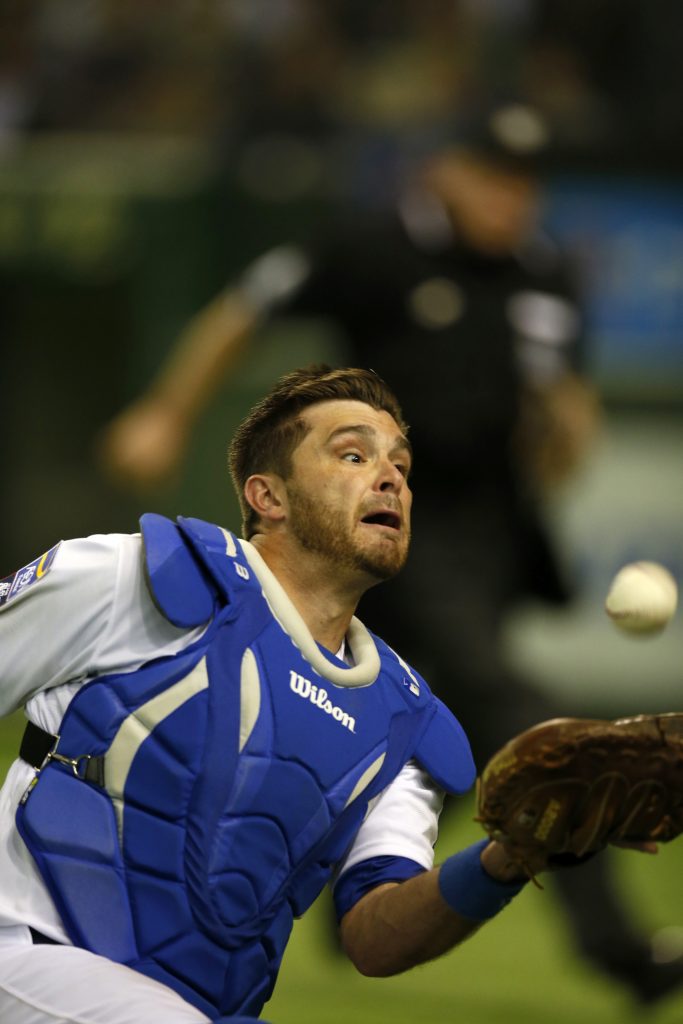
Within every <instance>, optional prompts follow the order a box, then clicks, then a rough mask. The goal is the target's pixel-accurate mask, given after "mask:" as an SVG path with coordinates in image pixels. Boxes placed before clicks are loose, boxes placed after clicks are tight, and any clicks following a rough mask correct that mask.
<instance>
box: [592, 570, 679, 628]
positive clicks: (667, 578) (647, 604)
mask: <svg viewBox="0 0 683 1024" xmlns="http://www.w3.org/2000/svg"><path fill="white" fill-rule="evenodd" d="M677 602H678V589H677V587H676V581H675V579H674V578H673V576H672V575H671V573H670V572H669V570H668V569H665V568H664V566H663V565H659V564H658V563H657V562H631V563H630V564H629V565H625V566H624V567H623V569H620V570H619V572H618V573H617V575H616V576H615V577H614V579H613V580H612V586H611V587H610V590H609V593H608V595H607V600H606V601H605V610H606V611H607V614H608V615H609V617H610V618H611V619H612V622H614V624H615V625H616V626H618V627H619V629H623V630H624V631H625V632H627V633H640V634H647V633H659V632H661V630H663V629H664V627H665V626H666V624H667V623H668V622H669V620H670V619H671V617H672V616H673V614H674V612H675V611H676V604H677Z"/></svg>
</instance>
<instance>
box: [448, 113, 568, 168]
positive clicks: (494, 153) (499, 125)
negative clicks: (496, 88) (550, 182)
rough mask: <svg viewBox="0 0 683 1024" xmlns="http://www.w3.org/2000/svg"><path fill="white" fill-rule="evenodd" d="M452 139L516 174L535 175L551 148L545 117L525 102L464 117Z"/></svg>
mask: <svg viewBox="0 0 683 1024" xmlns="http://www.w3.org/2000/svg"><path fill="white" fill-rule="evenodd" d="M454 135H455V138H454V142H455V144H456V145H457V146H459V147H462V148H463V149H465V150H467V151H468V152H470V153H472V154H473V155H474V156H477V157H479V158H481V159H482V160H485V161H486V162H487V163H490V164H493V165H495V166H498V167H500V168H501V169H505V170H509V171H511V172H514V173H518V174H529V175H536V174H539V173H541V172H542V171H543V170H544V169H545V167H546V166H547V162H548V160H549V157H550V152H551V148H552V142H553V139H552V131H551V126H550V123H549V121H548V119H547V118H546V117H545V116H544V115H543V114H542V113H541V112H540V111H539V110H538V109H536V108H535V107H533V106H531V105H530V104H528V103H524V102H518V101H510V102H505V103H500V104H495V105H492V106H490V107H488V108H487V109H485V110H483V111H482V110H478V111H475V112H473V113H471V114H470V115H469V116H467V117H465V118H463V120H462V121H461V122H460V124H459V125H458V126H456V129H455V133H454Z"/></svg>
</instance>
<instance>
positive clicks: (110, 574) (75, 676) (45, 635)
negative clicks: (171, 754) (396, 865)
mask: <svg viewBox="0 0 683 1024" xmlns="http://www.w3.org/2000/svg"><path fill="white" fill-rule="evenodd" d="M203 628H204V627H199V628H197V629H191V630H187V629H179V628H177V627H175V626H173V625H171V623H170V622H168V620H167V619H165V618H164V616H163V615H161V613H160V612H159V611H158V610H157V608H156V606H155V605H154V603H153V601H152V598H151V596H150V593H149V591H148V588H147V585H146V582H145V578H144V568H143V551H142V541H141V538H140V535H139V534H134V535H128V534H109V535H99V536H93V537H87V538H84V539H80V540H69V541H64V542H62V544H61V545H60V546H59V548H58V549H57V551H56V553H55V554H54V557H53V558H52V559H51V562H50V565H49V569H48V570H47V571H45V572H44V573H43V574H42V575H39V576H36V575H35V574H33V575H32V576H30V578H27V582H26V585H24V586H23V588H22V589H19V590H18V591H17V592H16V593H15V594H14V595H12V594H10V596H9V598H8V599H7V600H6V601H5V603H3V604H1V605H0V653H1V656H2V678H1V681H0V714H3V715H5V714H8V713H9V712H10V711H13V710H14V709H15V708H17V707H20V706H21V705H22V704H23V705H25V710H26V715H27V717H28V718H29V719H30V720H31V721H32V722H34V723H35V724H36V725H38V726H40V727H41V728H42V729H45V730H47V731H48V732H52V733H56V732H58V731H59V724H60V722H61V719H62V717H63V715H64V712H65V710H66V708H67V706H68V704H69V702H70V700H71V698H72V697H73V696H74V694H75V693H76V691H77V690H78V689H79V687H81V686H82V685H83V684H84V683H86V682H88V681H89V680H92V679H95V678H97V677H98V676H102V675H105V674H108V673H111V672H132V671H134V670H135V669H137V668H139V667H140V666H141V665H143V664H145V662H147V661H149V660H151V659H152V658H158V657H161V656H164V655H171V654H175V653H177V652H178V651H181V650H183V649H184V648H185V647H187V646H188V645H189V644H191V643H193V642H194V641H195V640H196V639H197V638H198V637H199V636H200V635H201V633H202V631H203ZM34 774H35V773H34V769H33V768H31V767H30V766H29V765H28V764H26V763H25V762H23V761H21V760H19V759H17V760H16V761H15V762H14V763H13V765H12V766H11V768H10V770H9V772H8V775H7V779H6V781H5V784H4V786H3V788H2V791H1V792H0V926H12V925H14V926H16V925H25V926H28V925H30V926H31V927H33V928H35V929H36V930H37V931H40V932H42V933H43V934H45V935H48V936H50V937H51V938H53V939H56V940H57V941H59V942H64V943H68V942H69V939H68V937H67V935H66V933H65V931H64V928H63V925H62V923H61V920H60V917H59V915H58V913H57V910H56V908H55V906H54V904H53V902H52V899H51V897H50V895H49V893H48V891H47V889H46V887H45V885H44V884H43V881H42V878H41V877H40V875H39V873H38V871H37V869H36V867H35V865H34V862H33V859H32V857H31V855H30V854H29V852H28V850H27V849H26V847H25V845H24V843H23V840H22V839H21V837H20V836H19V833H18V831H17V829H16V825H15V813H16V808H17V804H18V802H19V800H20V799H21V797H22V795H23V793H24V792H25V791H26V789H27V787H28V785H29V783H30V782H31V779H32V778H33V776H34ZM442 802H443V791H442V790H441V789H440V787H438V786H437V785H436V783H434V781H433V780H432V779H431V778H430V777H429V776H428V774H427V773H426V772H424V771H423V770H422V769H421V768H420V767H419V766H418V765H417V764H415V763H414V762H410V763H409V764H407V765H406V766H405V767H404V768H403V770H402V771H401V773H400V774H399V775H398V776H397V778H396V779H395V780H394V781H393V782H392V783H391V785H389V786H388V787H387V788H386V789H385V790H384V792H383V793H381V794H380V795H379V796H378V797H376V798H375V800H374V801H372V802H371V805H370V808H369V810H368V813H367V815H366V818H365V821H364V822H363V824H362V825H361V828H360V830H359V832H358V834H357V836H356V838H355V840H354V842H353V844H352V846H351V847H350V849H349V851H348V852H347V854H346V856H345V858H344V861H343V862H342V863H341V864H339V865H338V866H337V871H336V872H335V877H336V878H339V877H340V876H341V875H342V874H343V873H344V872H345V871H346V870H347V869H349V868H351V867H353V866H354V865H356V864H358V863H360V862H361V861H364V860H368V859H370V858H374V857H382V856H393V857H405V858H408V859H410V860H413V861H416V862H417V863H418V864H420V865H422V866H423V867H424V868H426V869H429V868H431V867H432V865H433V862H434V853H433V846H434V843H435V841H436V836H437V827H438V817H439V813H440V810H441V805H442Z"/></svg>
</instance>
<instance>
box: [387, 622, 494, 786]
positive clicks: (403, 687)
mask: <svg viewBox="0 0 683 1024" xmlns="http://www.w3.org/2000/svg"><path fill="white" fill-rule="evenodd" d="M375 642H376V643H377V646H378V648H379V650H380V652H381V653H382V655H383V658H382V666H383V668H384V669H385V670H386V671H387V673H388V674H389V675H390V676H391V677H392V678H393V679H394V681H395V682H396V683H397V684H398V689H399V692H400V693H401V694H402V696H403V699H404V700H405V702H406V703H407V704H408V705H409V706H411V705H412V706H413V707H415V708H420V707H421V708H423V709H424V711H425V713H426V714H427V715H428V716H429V722H428V725H427V727H426V729H425V731H424V732H423V734H422V736H421V737H420V740H419V742H418V744H417V747H416V748H415V752H414V757H415V759H416V760H417V761H419V763H420V764H421V765H422V767H423V768H425V769H426V770H427V771H428V772H429V774H430V775H431V777H432V778H433V779H434V781H435V782H437V783H438V784H439V785H440V786H442V787H443V789H445V790H447V792H449V793H466V792H467V790H468V789H470V788H471V787H472V785H473V783H474V780H475V778H476V769H475V766H474V761H473V759H472V752H471V750H470V744H469V741H468V739H467V736H466V735H465V731H464V730H463V728H462V726H461V725H460V722H459V721H458V720H457V718H456V717H455V716H454V715H453V714H452V713H451V712H450V711H449V710H448V708H447V707H446V705H445V704H443V703H442V702H441V701H440V700H438V699H437V698H436V697H435V696H434V694H433V693H432V691H431V690H430V689H429V686H428V685H427V683H426V682H425V681H424V679H423V678H422V676H421V675H420V674H419V673H418V672H417V671H416V670H415V669H414V668H412V666H410V665H409V664H408V662H407V661H404V660H403V658H402V657H401V656H400V654H397V653H396V651H395V650H394V649H393V648H392V647H389V645H388V644H387V643H385V642H384V640H381V639H380V638H379V637H375ZM430 705H431V707H430Z"/></svg>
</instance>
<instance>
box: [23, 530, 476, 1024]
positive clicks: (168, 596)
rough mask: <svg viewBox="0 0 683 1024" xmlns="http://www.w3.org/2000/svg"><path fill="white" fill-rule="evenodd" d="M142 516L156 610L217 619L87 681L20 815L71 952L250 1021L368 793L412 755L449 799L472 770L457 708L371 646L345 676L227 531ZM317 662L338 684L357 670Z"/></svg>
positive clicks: (184, 621) (187, 622) (189, 619)
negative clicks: (364, 672) (354, 680)
mask: <svg viewBox="0 0 683 1024" xmlns="http://www.w3.org/2000/svg"><path fill="white" fill-rule="evenodd" d="M141 525H142V531H143V537H144V541H145V552H146V566H147V572H148V578H149V584H150V588H151V591H152V594H153V596H154V598H155V601H156V603H157V605H158V607H159V608H160V610H161V611H162V612H163V613H164V615H165V616H166V617H167V618H168V619H169V620H170V621H171V622H173V623H174V624H175V625H177V626H181V627H186V628H190V627H194V626H198V625H201V624H202V623H204V622H207V621H208V622H209V625H208V627H207V629H206V630H205V632H204V633H203V635H202V636H201V638H200V639H199V640H198V641H196V642H195V643H194V644H193V645H192V646H191V647H189V648H186V649H185V650H184V651H183V652H182V653H181V654H178V655H176V656H173V657H164V658H159V659H157V660H155V661H151V662H148V663H147V664H146V665H144V666H143V667H142V668H140V669H138V670H137V671H134V672H129V673H125V674H117V675H110V676H103V677H99V678H97V679H95V680H93V681H91V682H90V683H87V684H86V685H85V686H83V687H82V689H81V690H80V691H79V692H78V693H77V695H76V696H75V697H74V698H73V700H72V701H71V703H70V705H69V708H68V710H67V712H66V714H65V716H64V719H63V721H62V725H61V728H60V739H59V744H58V749H57V753H58V754H59V755H60V756H61V757H65V758H71V759H73V760H74V761H75V762H76V764H75V765H69V764H67V763H66V762H64V761H56V760H54V759H52V760H49V761H48V762H47V763H46V764H45V766H44V767H43V768H42V769H41V771H40V772H39V773H38V775H37V777H36V780H35V783H34V785H33V786H32V787H31V788H30V789H29V790H28V793H27V795H26V796H25V798H24V800H23V802H22V804H21V805H20V807H19V809H18V812H17V824H18V827H19V830H20V832H21V835H22V837H23V839H24V841H25V842H26V844H27V846H28V848H29V850H30V851H31V853H32V855H33V857H34V859H35V861H36V863H37V864H38V867H39V869H40V871H41V873H42V875H43V878H44V880H45V882H46V884H47V886H48V888H49V890H50V893H51V895H52V897H53V899H54V902H55V904H56V906H57V909H58V910H59V913H60V915H61V917H62V920H63V922H64V926H65V928H66V930H67V933H68V934H69V936H70V938H71V940H72V941H73V942H74V943H75V944H76V945H78V946H82V947H84V948H86V949H90V950H92V951H94V952H96V953H100V954H102V955H104V956H106V957H109V958H110V959H112V960H115V961H118V962H120V963H123V964H127V965H128V966H130V967H132V968H134V969H136V970H138V971H141V972H142V973H144V974H146V975H148V976H150V977H153V978H156V979H157V980H158V981H160V982H162V983H164V984H166V985H168V986H170V987H171V988H173V989H175V990H176V991H177V992H179V993H180V994H181V995H182V996H183V997H184V998H185V999H187V1000H188V1001H189V1002H191V1003H193V1004H194V1005H195V1006H197V1007H198V1008H199V1009H200V1010H202V1011H203V1012H204V1013H206V1014H207V1015H209V1016H213V1015H215V1014H216V1013H217V1012H218V1013H221V1014H236V1013H243V1014H253V1015H255V1016H256V1015H258V1013H259V1012H260V1009H261V1007H262V1005H263V1003H264V1002H265V1001H266V1000H267V999H268V998H269V996H270V993H271V991H272V987H273V984H274V982H275V977H276V975H277V972H278V969H279V966H280V961H281V959H282V955H283V952H284V948H285V945H286V943H287V939H288V937H289V933H290V930H291V927H292V922H293V919H294V917H297V916H299V915H301V914H302V913H303V912H304V911H305V910H306V908H307V907H308V906H310V904H311V903H312V902H313V900H314V899H315V898H316V896H317V895H318V894H319V893H320V891H321V889H322V888H323V886H324V884H325V882H326V881H327V880H328V878H329V876H330V873H331V870H332V867H333V865H334V863H335V862H336V861H338V860H339V859H340V857H341V856H342V855H343V854H344V852H345V851H346V850H347V848H348V846H349V845H350V843H351V842H352V840H353V837H354V836H355V834H356V832H357V830H358V828H359V826H360V824H361V822H362V820H363V817H364V815H365V812H366V810H367V805H368V801H369V800H370V799H371V798H372V797H374V796H376V795H377V794H378V793H379V792H380V791H381V790H382V789H384V788H385V787H386V786H387V785H388V784H389V783H390V782H391V781H392V779H394V778H395V777H396V775H397V774H398V773H399V772H400V770H401V768H402V767H403V765H405V763H406V762H407V761H408V760H410V759H411V758H415V759H416V760H417V761H418V762H419V763H420V764H421V765H422V766H423V767H424V768H426V769H427V771H429V773H430V774H431V775H432V777H433V778H434V779H435V780H436V781H437V782H438V783H440V784H441V785H442V786H443V787H444V788H445V789H446V790H448V791H450V792H456V793H457V792H464V791H466V790H467V789H469V788H470V786H471V785H472V782H473V779H474V767H473V763H472V759H471V755H470V751H469V746H468V743H467V740H466V738H465V736H464V733H463V732H462V729H461V728H460V726H459V725H458V723H457V721H456V720H455V719H454V718H453V716H452V715H451V714H450V712H448V711H447V710H446V708H445V707H444V706H443V705H442V704H441V703H440V702H439V701H437V700H436V698H435V697H434V696H433V695H432V694H431V693H430V691H429V689H428V687H427V685H426V684H425V683H424V681H422V680H421V679H420V678H419V677H418V676H417V675H416V673H415V672H414V671H413V670H412V669H410V668H409V667H408V666H407V665H405V663H404V662H402V661H401V660H400V659H399V658H398V657H397V656H396V655H395V654H394V652H393V651H391V649H390V648H388V647H387V646H386V645H385V644H383V643H382V641H380V640H379V639H377V638H373V639H374V643H375V645H376V648H377V652H378V653H379V656H380V657H379V665H380V668H379V673H378V674H377V677H376V679H374V681H371V682H370V683H368V684H367V685H353V686H349V685H338V684H337V683H335V682H332V681H330V679H329V678H325V677H324V676H325V672H324V671H323V673H322V674H320V673H319V672H318V671H316V668H315V667H314V665H313V664H312V663H311V660H307V659H306V657H305V656H304V654H303V653H302V650H301V649H300V647H299V646H297V645H296V643H295V642H294V640H293V639H292V636H290V633H288V632H287V631H286V629H285V628H284V625H283V624H282V622H283V618H282V616H279V615H278V612H277V609H276V608H275V603H274V602H272V601H269V600H267V599H266V596H264V588H262V585H261V583H260V582H259V579H258V578H257V577H256V575H255V573H254V568H253V564H250V560H249V559H248V558H247V557H246V551H247V549H246V548H243V547H242V546H241V545H240V543H239V542H237V541H236V540H235V538H234V537H232V535H230V534H228V533H227V532H226V531H224V530H222V529H221V528H219V527H217V526H213V525H210V524H208V523H203V522H201V521H200V520H193V519H185V520H183V519H181V520H179V521H178V523H177V524H175V523H172V522H171V521H170V520H167V519H165V518H163V517H161V516H156V515H147V516H144V517H143V519H142V521H141ZM252 562H253V559H252ZM266 589H267V588H266ZM274 609H275V610H274ZM365 635H366V637H367V636H369V635H368V634H365ZM308 636H309V638H310V634H309V635H308ZM302 647H304V648H305V644H304V645H302ZM373 656H375V655H374V652H373ZM325 658H326V662H327V664H328V665H330V666H331V669H330V672H331V673H332V678H334V673H335V672H336V673H339V671H343V672H353V670H351V669H348V667H346V666H344V665H343V663H342V662H340V661H338V660H337V659H336V658H334V657H333V656H331V655H326V656H325ZM313 660H315V659H313ZM339 678H340V677H339V675H337V679H339ZM88 758H90V760H88Z"/></svg>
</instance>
